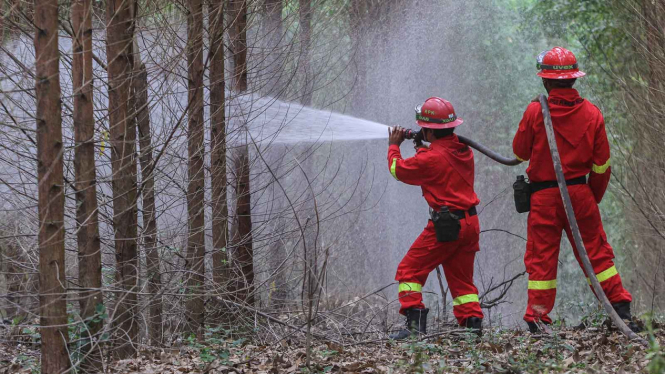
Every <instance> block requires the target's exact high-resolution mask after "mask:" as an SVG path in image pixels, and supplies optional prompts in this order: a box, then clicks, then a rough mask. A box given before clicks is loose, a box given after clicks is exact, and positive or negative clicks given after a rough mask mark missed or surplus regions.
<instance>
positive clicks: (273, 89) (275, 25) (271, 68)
mask: <svg viewBox="0 0 665 374" xmlns="http://www.w3.org/2000/svg"><path fill="white" fill-rule="evenodd" d="M283 11H284V1H283V0H265V2H264V13H265V18H264V21H263V35H264V38H265V40H266V45H265V51H266V56H265V59H264V62H265V66H264V68H263V70H264V71H262V75H265V76H266V77H267V81H266V92H267V93H268V94H269V95H271V96H273V97H279V96H280V95H281V93H282V91H283V90H284V87H283V84H282V82H281V78H282V74H283V70H284V69H283V66H282V64H283V62H284V56H283V53H284V52H283V51H282V48H281V45H282V38H283V37H284V31H283V29H284V27H283V25H282V12H283Z"/></svg>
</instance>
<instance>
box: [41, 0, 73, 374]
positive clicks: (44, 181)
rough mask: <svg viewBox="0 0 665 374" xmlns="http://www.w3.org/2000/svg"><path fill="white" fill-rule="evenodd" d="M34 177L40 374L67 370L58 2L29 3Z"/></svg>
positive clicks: (48, 0) (46, 0)
mask: <svg viewBox="0 0 665 374" xmlns="http://www.w3.org/2000/svg"><path fill="white" fill-rule="evenodd" d="M35 8H36V12H35V17H34V23H35V29H36V30H35V39H34V42H35V58H36V72H37V75H36V80H35V93H36V96H37V113H36V117H37V175H38V179H37V182H38V186H39V187H38V189H39V197H38V211H39V213H38V214H39V306H40V308H39V309H40V310H39V315H40V317H41V318H40V326H41V328H40V333H41V338H42V360H41V361H42V367H41V372H42V373H44V374H51V373H61V372H63V371H65V370H67V369H68V368H69V366H70V361H69V355H68V353H67V341H68V339H67V334H68V332H67V294H66V289H65V282H66V279H65V226H64V220H65V195H64V178H63V165H62V153H63V147H62V117H61V115H62V108H61V100H60V77H59V74H60V70H59V69H60V54H59V52H58V10H59V7H58V2H57V0H35Z"/></svg>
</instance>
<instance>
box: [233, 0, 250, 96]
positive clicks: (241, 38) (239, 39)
mask: <svg viewBox="0 0 665 374" xmlns="http://www.w3.org/2000/svg"><path fill="white" fill-rule="evenodd" d="M229 11H230V14H231V22H232V24H231V27H230V28H229V34H230V38H231V48H232V51H233V89H234V91H236V92H245V91H247V0H229Z"/></svg>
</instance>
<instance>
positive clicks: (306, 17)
mask: <svg viewBox="0 0 665 374" xmlns="http://www.w3.org/2000/svg"><path fill="white" fill-rule="evenodd" d="M299 4H300V7H299V10H298V15H299V19H300V58H299V62H298V67H299V68H300V77H301V79H303V82H304V83H303V85H302V96H301V99H300V102H301V103H302V104H303V105H307V106H309V105H312V93H313V91H314V82H313V79H314V77H313V75H312V71H311V70H312V69H311V67H310V61H309V59H310V54H311V44H312V0H299Z"/></svg>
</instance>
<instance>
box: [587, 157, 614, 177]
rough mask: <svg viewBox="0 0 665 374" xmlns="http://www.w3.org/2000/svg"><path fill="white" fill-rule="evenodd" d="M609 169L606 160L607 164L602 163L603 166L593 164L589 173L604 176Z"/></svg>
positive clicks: (608, 163) (608, 161) (608, 160)
mask: <svg viewBox="0 0 665 374" xmlns="http://www.w3.org/2000/svg"><path fill="white" fill-rule="evenodd" d="M609 167H610V159H609V158H608V159H607V162H606V163H604V164H603V165H596V164H593V166H592V167H591V171H593V172H594V173H596V174H605V172H606V171H607V169H608V168H609Z"/></svg>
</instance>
